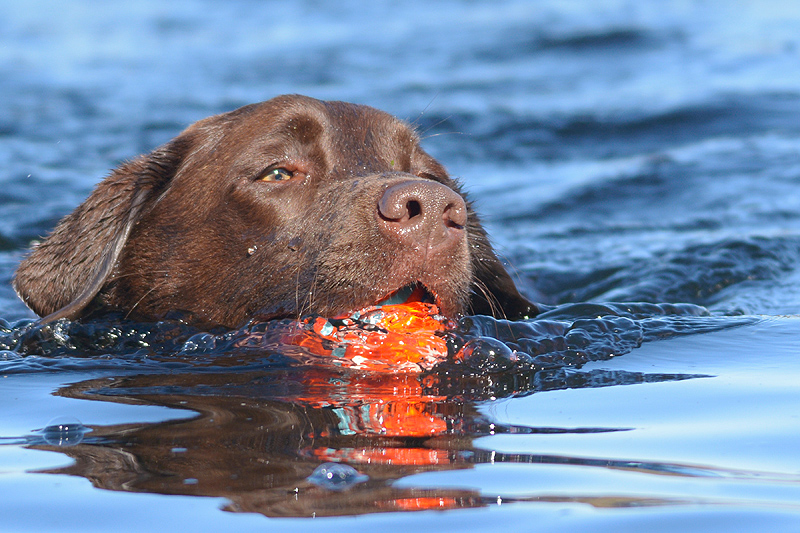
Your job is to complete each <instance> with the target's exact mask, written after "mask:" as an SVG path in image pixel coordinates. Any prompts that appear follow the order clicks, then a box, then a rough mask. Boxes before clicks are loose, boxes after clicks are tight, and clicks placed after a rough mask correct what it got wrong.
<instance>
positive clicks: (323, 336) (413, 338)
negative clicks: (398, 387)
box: [286, 302, 452, 372]
mask: <svg viewBox="0 0 800 533" xmlns="http://www.w3.org/2000/svg"><path fill="white" fill-rule="evenodd" d="M300 325H301V326H303V327H302V329H299V330H297V331H296V332H295V333H294V334H293V335H292V336H291V337H290V338H289V339H286V341H288V343H289V344H295V345H298V346H303V347H305V348H307V349H308V350H309V351H311V352H312V353H315V354H318V355H330V356H332V357H334V358H338V359H342V360H346V361H349V362H350V364H349V365H348V366H351V367H352V368H356V369H361V370H377V371H392V372H420V371H422V370H427V369H429V368H431V367H432V366H434V365H435V364H436V363H439V362H441V361H443V360H444V359H446V358H447V342H446V340H445V331H446V330H447V329H448V328H450V327H451V326H452V324H451V322H450V321H449V320H448V319H447V318H445V317H443V316H441V315H439V309H438V307H436V305H434V304H429V303H424V302H410V303H403V304H394V305H384V306H383V307H368V308H366V309H362V310H361V311H359V312H357V313H353V314H352V315H351V316H349V317H341V318H335V319H331V320H328V319H325V318H322V317H314V318H308V319H305V320H304V321H303V322H301V324H300ZM343 362H344V361H343Z"/></svg>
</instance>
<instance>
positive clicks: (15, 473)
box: [0, 0, 800, 531]
mask: <svg viewBox="0 0 800 533" xmlns="http://www.w3.org/2000/svg"><path fill="white" fill-rule="evenodd" d="M0 35H2V42H3V46H2V47H0V164H1V166H0V168H2V169H3V171H2V173H1V174H0V181H1V182H2V191H0V317H2V318H3V319H4V320H5V322H3V323H0V349H2V351H0V376H2V379H1V380H0V401H2V405H3V406H4V407H3V408H2V410H0V493H2V494H3V495H4V498H3V501H2V503H0V517H2V520H0V530H7V531H36V530H47V531H53V530H79V531H93V530H98V531H99V530H108V529H109V528H113V529H114V530H121V531H124V530H130V531H141V530H142V529H145V528H147V529H150V530H154V531H161V530H174V529H176V528H186V529H188V528H193V529H198V530H227V529H233V528H237V529H238V530H256V529H257V530H261V531H263V530H265V529H266V530H283V529H286V528H288V527H291V528H293V529H297V530H303V529H307V530H310V529H312V528H313V529H318V528H320V527H323V528H330V529H333V530H339V529H347V530H350V531H358V530H375V529H376V528H380V529H381V530H401V529H402V530H408V529H409V528H415V527H416V528H424V529H426V530H427V529H433V528H438V529H443V530H465V531H481V530H487V531H488V530H491V531H495V530H497V529H498V528H502V527H507V528H515V529H521V530H543V531H546V530H552V529H555V528H563V529H590V528H591V529H592V530H599V531H603V530H609V531H640V530H641V529H643V528H648V529H651V530H659V531H674V530H681V531H684V530H685V531H691V530H696V531H731V530H759V529H763V528H765V527H768V528H769V529H770V530H774V531H781V530H785V531H796V530H797V529H798V528H800V493H798V486H800V485H799V484H798V481H800V461H799V460H798V456H797V453H796V449H797V443H798V440H799V439H800V421H799V419H798V414H797V405H798V401H800V363H798V357H797V355H798V350H797V348H796V345H797V341H796V339H797V335H798V332H799V331H800V329H799V326H800V322H798V318H797V315H798V314H800V304H798V302H800V289H798V287H800V271H799V270H798V269H797V267H796V265H797V264H798V259H799V258H800V231H799V230H800V157H798V153H800V120H798V119H799V118H800V75H799V74H800V72H799V67H798V65H800V62H799V61H798V60H800V37H798V36H800V8H798V7H797V6H795V5H794V4H791V3H787V2H779V1H777V0H775V1H765V2H758V3H755V2H753V3H748V2H739V1H734V2H721V1H711V2H699V1H696V2H691V1H685V2H677V1H676V2H655V1H644V2H642V1H639V2H626V1H616V2H602V3H597V2H584V1H578V0H574V1H570V2H554V1H543V2H535V3H534V2H524V1H515V0H502V1H499V2H491V3H480V2H468V1H455V0H453V1H446V2H437V3H430V2H418V1H410V2H404V3H401V4H395V3H391V4H390V3H388V2H371V3H369V4H364V3H360V2H347V1H345V2H336V3H330V4H328V3H324V2H318V1H311V0H308V1H306V2H294V3H287V2H252V1H247V0H240V1H236V2H228V3H225V4H224V5H223V4H216V3H212V2H202V1H189V0H186V1H177V2H171V3H169V5H166V4H164V3H163V2H161V3H159V2H151V1H144V2H137V3H136V4H135V5H130V6H127V5H126V6H122V5H119V6H117V5H103V4H96V3H93V2H80V1H78V2H71V3H70V4H68V5H66V4H64V5H62V4H58V3H55V2H49V1H44V0H42V1H33V2H26V3H24V5H23V4H21V3H13V2H3V3H0ZM294 92H297V93H303V94H308V95H311V96H315V97H318V98H323V99H341V100H349V101H355V102H360V103H365V104H369V105H373V106H375V107H378V108H381V109H384V110H386V111H389V112H391V113H393V114H395V115H398V116H400V117H402V118H406V119H408V120H409V121H412V122H414V123H415V124H417V125H418V128H419V130H420V132H421V134H422V136H423V138H424V145H425V147H426V148H427V149H428V150H429V151H430V152H431V153H432V154H433V155H434V156H436V157H437V158H439V159H440V160H442V161H443V162H444V163H445V164H446V165H447V166H448V168H449V169H450V171H451V173H452V174H454V175H456V176H459V177H460V178H461V180H462V181H463V182H464V184H465V186H466V188H467V189H468V190H469V191H470V194H471V195H472V197H473V198H474V199H475V201H476V204H477V206H478V209H479V211H480V212H481V214H482V216H483V220H484V222H485V224H486V226H487V228H488V229H489V231H490V234H491V235H492V238H493V240H494V242H495V243H496V244H497V247H498V248H499V249H500V250H501V252H502V253H503V255H504V256H505V257H506V258H507V259H508V260H509V261H510V262H511V264H512V265H513V266H514V272H515V276H516V277H517V278H518V281H519V286H520V287H521V288H522V289H523V291H524V292H525V293H526V294H528V295H529V296H530V297H531V298H533V299H535V300H536V301H539V302H542V303H543V304H544V305H546V306H547V307H548V309H550V310H549V311H548V312H547V313H545V314H544V315H543V316H541V317H539V318H538V319H536V320H534V321H531V322H527V323H522V322H518V323H505V322H497V321H492V320H488V319H485V318H479V317H467V318H464V319H463V320H462V321H461V323H460V327H459V330H458V338H457V339H455V340H453V341H452V342H451V344H450V348H451V349H454V350H455V349H460V348H461V347H463V346H464V345H466V347H467V348H466V349H465V351H469V353H470V354H471V355H470V357H468V358H467V360H466V361H465V362H462V363H460V364H455V365H450V366H448V365H443V366H442V367H440V368H437V369H434V370H432V371H430V372H425V373H423V374H419V375H417V374H411V375H404V374H396V375H391V376H385V375H384V376H375V375H371V374H369V373H364V372H358V371H349V370H343V369H341V368H336V367H334V366H331V365H330V364H326V362H325V361H316V360H314V361H310V360H309V354H307V353H304V352H303V351H302V350H300V351H297V350H294V351H293V350H292V349H290V348H289V347H287V346H285V345H281V344H280V343H277V344H276V343H274V342H271V339H273V337H271V336H270V335H271V332H274V330H275V328H280V327H281V326H280V325H279V324H272V325H258V326H254V328H253V329H252V330H248V331H241V332H232V333H231V332H229V333H226V332H202V331H195V330H192V329H191V328H188V327H186V326H184V325H182V324H181V323H180V321H179V320H177V321H166V322H163V323H161V324H158V325H152V324H150V325H143V324H132V323H125V322H123V321H120V322H119V323H101V324H56V325H54V326H52V327H47V328H37V327H36V326H34V325H32V324H31V322H30V320H29V319H30V318H32V315H31V314H30V312H29V311H27V310H26V309H25V307H24V306H23V305H22V304H21V303H20V302H19V300H17V299H16V296H15V295H14V294H13V291H12V290H11V288H10V286H9V281H10V278H11V275H12V273H13V269H14V268H15V265H16V263H17V262H18V261H19V258H20V256H21V254H22V253H23V250H24V248H25V247H26V246H27V245H28V244H29V243H30V242H31V241H33V240H35V239H37V238H38V237H39V236H41V235H43V234H45V233H46V232H47V231H48V230H49V229H50V228H52V226H53V225H54V223H55V221H56V220H57V219H58V218H59V217H61V216H63V215H64V214H65V213H67V212H69V211H70V210H71V209H72V208H73V207H74V206H75V205H77V203H79V202H80V201H81V200H82V199H83V198H84V197H85V196H86V195H87V194H88V192H89V191H90V190H91V188H92V187H93V185H94V184H95V183H96V182H97V181H98V180H99V179H100V178H101V177H102V176H104V175H105V174H106V173H107V172H108V170H109V169H110V168H112V167H113V166H115V165H116V164H118V163H119V162H120V161H122V160H124V159H127V158H130V157H132V156H134V155H137V154H139V153H143V152H147V151H149V150H151V149H152V148H154V147H155V146H157V145H158V144H160V143H162V142H165V141H167V140H168V139H170V138H171V137H173V136H175V135H176V134H177V133H178V132H179V131H180V130H181V129H182V128H183V127H185V126H186V125H188V124H189V123H190V122H193V121H195V120H198V119H201V118H204V117H206V116H208V115H210V114H214V113H218V112H222V111H227V110H230V109H233V108H235V107H238V106H240V105H244V104H247V103H251V102H256V101H261V100H264V99H267V98H270V97H272V96H274V95H277V94H281V93H294ZM630 302H635V303H630ZM309 362H312V363H315V364H313V365H311V366H312V369H309V367H308V366H309V365H308V363H309ZM317 363H318V364H317ZM331 465H336V466H334V467H331ZM332 516H336V517H338V518H326V517H332ZM311 517H316V519H314V520H312V519H311Z"/></svg>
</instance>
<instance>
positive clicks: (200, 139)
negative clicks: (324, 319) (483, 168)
mask: <svg viewBox="0 0 800 533" xmlns="http://www.w3.org/2000/svg"><path fill="white" fill-rule="evenodd" d="M14 288H15V289H16V290H17V292H18V294H19V295H20V297H21V298H22V299H23V300H24V301H25V303H26V304H28V306H29V307H31V309H33V311H34V312H36V313H37V314H39V315H40V316H43V317H45V318H44V320H46V321H47V320H54V319H58V318H69V319H76V318H81V317H85V316H88V315H90V314H93V313H100V312H107V311H120V312H123V313H125V314H126V315H128V316H131V317H134V318H138V319H143V320H154V319H158V318H160V317H163V316H164V314H165V313H167V312H169V311H173V310H180V311H187V312H189V313H191V314H192V315H193V316H194V317H195V318H196V319H197V320H199V321H204V322H209V323H217V324H220V325H225V326H228V327H237V326H240V325H242V323H244V322H245V321H247V320H248V319H250V318H252V317H259V318H264V319H269V318H278V317H294V318H296V317H299V316H300V315H302V314H305V313H317V314H320V315H324V316H336V315H339V314H342V313H345V312H348V311H352V310H355V309H359V308H361V307H365V306H368V305H374V304H376V303H378V302H380V301H382V300H384V299H385V298H387V297H389V296H390V295H392V294H393V293H396V291H398V290H401V289H403V290H404V293H405V292H411V290H412V289H414V294H415V297H418V298H419V297H422V298H430V299H432V300H435V302H436V303H437V304H438V305H439V307H440V309H441V311H442V312H443V313H444V314H446V315H449V316H455V315H457V314H460V313H473V314H493V315H495V316H501V317H502V316H508V317H519V316H530V315H533V314H535V313H536V307H535V306H534V305H533V304H531V303H530V302H529V301H527V300H526V299H525V298H523V297H522V296H521V295H520V294H519V293H518V291H517V289H516V288H515V286H514V283H513V281H512V280H511V278H510V276H509V275H508V273H507V272H506V270H505V269H504V267H503V266H502V264H501V263H500V261H499V260H498V259H497V257H496V255H495V253H494V251H493V250H492V247H491V245H490V244H489V241H488V238H487V236H486V233H485V231H484V230H483V228H482V227H481V225H480V222H479V221H478V219H477V217H476V216H475V214H474V213H473V211H472V208H471V206H470V204H469V203H468V202H467V201H466V200H465V198H464V195H463V193H462V192H461V191H460V188H459V186H458V184H457V183H456V182H455V181H454V180H453V179H451V178H450V177H449V176H448V174H447V172H446V170H445V169H444V167H442V165H440V164H439V163H438V162H437V161H436V160H434V159H433V158H432V157H431V156H429V155H428V154H427V153H425V151H423V150H422V148H421V147H420V146H419V140H418V138H417V136H416V134H415V133H414V132H413V131H412V130H411V129H410V128H409V127H408V126H407V125H406V124H405V123H404V122H402V121H400V120H398V119H396V118H394V117H392V116H391V115H388V114H386V113H383V112H381V111H378V110H375V109H373V108H370V107H366V106H360V105H354V104H348V103H343V102H322V101H319V100H314V99H312V98H307V97H302V96H282V97H278V98H275V99H273V100H269V101H267V102H264V103H261V104H253V105H250V106H246V107H243V108H240V109H238V110H236V111H232V112H230V113H225V114H222V115H217V116H213V117H210V118H208V119H205V120H202V121H200V122H197V123H195V124H193V125H192V126H190V127H189V128H188V129H186V130H185V131H184V132H183V133H181V134H180V135H179V136H178V137H176V138H175V139H173V140H172V141H170V142H169V143H167V144H166V145H164V146H162V147H160V148H158V149H156V150H155V151H154V152H152V153H151V154H149V155H147V156H141V157H139V158H137V159H135V160H133V161H131V162H128V163H125V164H123V165H121V166H120V167H119V168H117V169H116V170H114V171H113V173H112V174H111V175H110V176H109V177H108V178H106V179H105V180H104V181H103V182H101V183H100V184H99V185H98V186H97V188H96V189H95V190H94V192H93V193H92V194H91V195H90V196H89V198H88V199H87V200H86V201H85V202H84V203H83V204H81V205H80V206H79V207H78V208H77V209H76V210H75V211H74V212H73V213H71V214H70V215H68V216H67V217H65V218H64V219H63V220H62V221H61V222H60V223H59V224H58V225H57V226H56V228H55V229H54V231H53V232H52V234H51V235H50V236H49V237H47V238H46V239H45V240H44V241H43V242H42V243H41V244H39V245H38V246H36V247H35V248H34V249H33V250H32V251H31V253H30V255H29V256H28V257H27V258H25V259H24V260H23V261H22V263H21V264H20V266H19V268H18V270H17V272H16V275H15V278H14Z"/></svg>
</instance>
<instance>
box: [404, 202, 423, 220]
mask: <svg viewBox="0 0 800 533" xmlns="http://www.w3.org/2000/svg"><path fill="white" fill-rule="evenodd" d="M406 211H407V212H408V218H414V217H416V216H419V215H421V214H422V206H421V205H420V203H419V201H417V200H409V201H408V203H407V204H406Z"/></svg>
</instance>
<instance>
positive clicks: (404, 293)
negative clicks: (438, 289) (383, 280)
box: [375, 282, 437, 307]
mask: <svg viewBox="0 0 800 533" xmlns="http://www.w3.org/2000/svg"><path fill="white" fill-rule="evenodd" d="M412 302H422V303H428V304H435V303H437V298H436V295H434V294H433V293H431V292H430V291H429V290H428V289H427V288H425V285H423V284H422V283H419V282H417V283H412V284H410V285H406V286H405V287H400V288H399V289H397V290H396V291H394V292H393V293H391V294H389V296H387V297H386V298H383V299H382V300H379V301H378V302H376V303H375V306H376V307H383V306H384V305H401V304H408V303H412Z"/></svg>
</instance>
